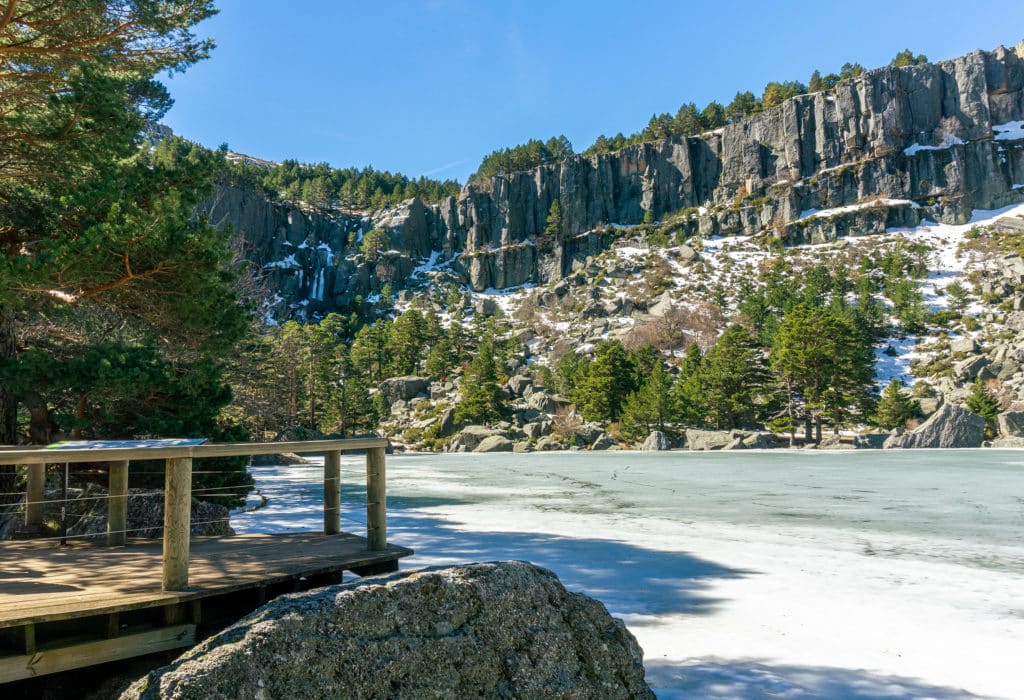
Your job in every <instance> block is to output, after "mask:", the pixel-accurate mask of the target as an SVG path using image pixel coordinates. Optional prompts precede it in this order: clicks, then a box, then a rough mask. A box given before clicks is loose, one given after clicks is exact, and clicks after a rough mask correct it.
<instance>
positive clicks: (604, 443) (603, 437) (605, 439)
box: [590, 433, 616, 451]
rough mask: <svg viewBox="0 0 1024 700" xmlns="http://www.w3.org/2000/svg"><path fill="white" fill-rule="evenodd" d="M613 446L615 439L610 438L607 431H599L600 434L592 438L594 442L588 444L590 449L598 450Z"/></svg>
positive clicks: (608, 448)
mask: <svg viewBox="0 0 1024 700" xmlns="http://www.w3.org/2000/svg"><path fill="white" fill-rule="evenodd" d="M615 446H616V444H615V440H613V439H612V437H611V435H609V434H608V433H601V434H600V435H598V436H597V439H596V440H594V443H593V444H592V445H591V446H590V449H591V450H598V451H600V450H610V449H611V448H613V447H615Z"/></svg>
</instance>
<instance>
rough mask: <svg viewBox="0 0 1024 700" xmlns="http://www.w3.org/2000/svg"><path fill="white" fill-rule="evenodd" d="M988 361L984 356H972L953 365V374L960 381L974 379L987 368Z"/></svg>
mask: <svg viewBox="0 0 1024 700" xmlns="http://www.w3.org/2000/svg"><path fill="white" fill-rule="evenodd" d="M989 364H990V360H989V359H988V358H987V357H985V356H984V355H972V356H971V357H968V358H967V359H966V360H961V361H960V362H957V363H956V364H955V365H953V373H954V374H955V375H956V376H958V377H960V378H961V379H974V378H975V377H977V376H978V375H981V374H982V372H983V371H984V370H985V368H986V367H988V366H989Z"/></svg>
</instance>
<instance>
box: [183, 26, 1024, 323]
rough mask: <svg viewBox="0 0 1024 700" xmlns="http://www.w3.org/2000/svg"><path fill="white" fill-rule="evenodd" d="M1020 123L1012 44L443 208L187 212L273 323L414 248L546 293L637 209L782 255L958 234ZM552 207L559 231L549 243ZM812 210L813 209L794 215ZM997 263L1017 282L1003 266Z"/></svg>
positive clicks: (478, 275) (1002, 193) (1022, 68)
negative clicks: (256, 289) (379, 248)
mask: <svg viewBox="0 0 1024 700" xmlns="http://www.w3.org/2000/svg"><path fill="white" fill-rule="evenodd" d="M1020 119H1024V44H1021V45H1018V46H1017V47H1015V48H1013V49H1005V48H1002V47H1000V48H997V49H996V50H994V51H990V52H985V51H975V52H973V53H970V54H968V55H966V56H961V57H959V58H956V59H953V60H949V61H942V62H940V63H935V64H926V65H921V66H909V67H903V68H895V67H891V66H887V67H883V68H878V69H876V70H871V71H867V72H865V73H864V74H863V75H861V76H860V77H858V78H856V79H854V80H850V81H845V82H843V83H841V84H839V85H837V86H836V87H835V89H834V90H830V91H826V92H819V93H815V94H810V95H800V96H797V97H794V98H791V99H789V100H786V101H785V102H783V103H782V104H780V105H778V106H775V107H772V108H770V109H767V110H765V111H764V112H762V113H760V114H757V115H755V116H752V117H750V118H748V119H744V120H742V121H738V122H736V123H734V124H730V125H728V126H726V127H724V128H723V129H719V130H716V131H715V132H710V133H706V134H702V135H699V136H691V137H673V138H669V139H666V140H664V141H660V142H657V143H643V144H636V145H633V146H629V147H626V148H624V149H622V150H619V151H616V152H614V153H605V154H600V155H593V156H574V157H571V158H567V159H566V160H564V161H562V162H561V163H557V164H550V165H543V166H540V167H538V168H535V169H533V170H530V171H528V172H517V173H509V174H501V175H496V176H494V177H492V178H489V179H486V180H482V181H476V182H473V183H472V184H469V185H467V186H466V187H465V188H464V189H463V190H462V192H461V193H460V194H459V196H458V197H449V198H447V199H445V200H443V201H441V202H439V203H436V204H432V205H426V204H423V203H422V202H420V201H419V200H416V199H413V200H409V201H407V202H404V203H402V204H401V205H398V206H396V207H392V208H389V209H386V210H384V211H381V212H378V213H377V214H375V215H374V216H373V217H372V218H371V217H369V216H364V217H348V216H342V215H337V216H326V215H321V214H316V213H312V212H306V211H303V210H300V209H298V208H295V207H289V206H287V205H281V204H275V203H270V202H268V201H267V200H266V198H265V197H264V196H262V195H260V194H256V193H252V192H247V191H244V190H241V189H239V188H233V187H227V186H225V187H221V188H219V189H218V192H217V194H216V195H215V196H214V198H213V199H212V200H211V201H210V202H209V203H208V204H207V205H206V206H205V207H204V208H203V209H204V212H205V213H208V214H209V215H210V220H211V221H212V222H213V223H214V224H216V225H224V224H231V225H232V226H233V227H234V234H233V235H235V236H236V238H237V239H238V242H239V249H242V250H246V251H247V253H248V255H249V257H250V259H251V260H252V261H253V262H255V263H256V264H257V265H259V266H261V267H263V268H264V269H265V270H266V271H267V272H268V274H271V275H272V276H273V279H272V280H271V286H272V287H276V288H277V289H280V290H281V292H280V293H281V296H282V298H283V301H282V302H281V303H280V304H279V306H281V307H282V313H286V314H292V315H295V314H299V313H312V312H325V311H329V310H334V309H336V308H338V307H340V306H342V305H344V304H348V303H351V302H352V301H353V300H354V299H355V296H356V295H362V296H364V297H365V296H366V295H367V294H369V293H371V292H374V291H379V290H380V289H381V287H382V286H383V285H384V284H385V283H390V284H391V285H392V286H393V287H395V288H398V287H400V286H401V285H402V284H403V283H404V282H405V281H407V280H408V279H409V277H410V276H411V274H412V272H413V269H414V267H415V263H417V262H418V261H420V260H422V259H423V258H425V257H426V256H427V255H429V253H430V252H431V251H438V252H439V253H440V258H439V261H451V269H452V270H453V271H454V272H455V273H457V274H459V275H460V276H461V277H462V278H463V280H464V281H465V282H467V283H468V284H469V285H470V286H471V287H472V288H473V289H475V290H477V291H479V290H483V289H485V288H487V287H508V286H514V285H520V284H523V283H525V282H538V283H547V282H557V281H558V280H560V279H562V278H563V277H564V276H566V275H567V274H569V273H571V272H572V271H573V269H574V268H577V267H582V266H584V265H585V264H586V259H587V258H588V257H589V256H593V255H595V254H597V253H600V252H601V251H602V250H604V249H606V248H607V247H608V246H610V245H611V244H612V242H613V241H614V240H615V236H614V235H611V232H609V231H606V226H607V225H608V224H612V223H615V224H626V225H633V224H639V223H641V222H642V220H643V217H644V215H645V213H647V212H649V213H651V214H653V216H654V217H655V218H659V217H661V216H662V215H664V214H668V213H676V212H680V211H681V210H692V211H691V212H690V213H689V214H688V215H687V216H686V217H684V219H685V220H683V221H682V222H681V224H680V225H681V226H682V227H683V229H685V232H686V233H691V234H694V233H700V234H702V235H705V236H707V235H718V234H721V235H729V234H753V233H757V232H759V231H762V230H772V229H774V231H775V233H776V235H778V237H779V238H780V239H782V240H783V241H786V242H789V243H801V242H821V241H827V240H832V239H834V238H836V237H837V236H840V235H845V234H847V233H851V232H853V233H858V234H862V233H870V232H877V231H882V230H884V229H885V228H886V227H892V226H909V225H914V224H916V223H918V222H919V221H920V220H921V219H923V218H925V217H927V218H931V219H937V220H939V221H943V222H947V223H964V222H966V220H967V219H968V218H969V213H970V211H971V209H972V208H976V207H982V208H996V207H999V206H1004V205H1007V204H1011V203H1013V202H1017V201H1020V200H1021V199H1022V197H1024V192H1022V191H1020V190H1015V189H1014V184H1015V183H1021V182H1024V142H1021V141H1009V140H998V141H997V140H994V139H993V127H994V126H998V125H1001V124H1004V123H1007V122H1010V121H1016V120H1020ZM556 199H557V200H558V201H559V203H560V205H561V211H562V230H561V232H560V233H559V234H558V235H555V236H551V235H548V234H545V233H544V228H545V225H546V219H547V214H548V211H549V208H550V206H551V203H552V202H553V201H554V200H556ZM885 200H888V201H885ZM893 200H898V201H893ZM851 205H857V207H855V208H852V209H849V210H845V211H843V212H836V211H835V210H837V209H839V208H842V207H850V206H851ZM869 205H870V206H869ZM702 206H705V207H706V209H705V210H704V211H703V212H698V211H697V209H696V208H697V207H702ZM811 209H815V210H820V211H823V213H822V215H819V216H813V217H804V216H802V214H803V213H804V212H806V211H808V210H811ZM830 210H831V214H829V213H828V212H829V211H830ZM370 228H378V229H380V230H382V231H384V232H385V235H386V237H387V244H388V250H389V251H394V252H393V253H392V252H389V253H387V254H385V255H384V258H383V259H382V260H379V261H369V260H367V259H366V258H365V256H363V255H362V254H361V253H360V252H359V250H358V244H357V242H356V241H357V236H358V234H359V233H360V232H365V231H366V230H369V229H370ZM1007 265H1008V266H1010V268H1012V269H1011V272H1012V271H1013V270H1019V271H1020V274H1021V275H1022V276H1024V263H1021V262H1020V259H1019V258H1017V259H1016V260H1010V261H1009V262H1008V263H1007ZM555 293H556V294H558V296H561V295H562V294H561V293H559V292H558V289H557V288H556V291H555ZM300 302H303V303H300ZM289 309H290V310H289Z"/></svg>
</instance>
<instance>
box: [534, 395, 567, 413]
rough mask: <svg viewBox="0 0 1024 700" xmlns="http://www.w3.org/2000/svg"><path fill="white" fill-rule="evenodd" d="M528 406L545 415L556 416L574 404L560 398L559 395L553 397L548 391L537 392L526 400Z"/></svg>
mask: <svg viewBox="0 0 1024 700" xmlns="http://www.w3.org/2000/svg"><path fill="white" fill-rule="evenodd" d="M526 405H527V406H529V407H530V408H535V409H537V410H538V411H541V412H543V413H550V414H554V413H557V412H558V410H559V409H563V410H564V409H568V408H569V406H571V405H572V403H571V402H570V401H569V400H568V399H566V398H564V397H562V396H558V395H557V394H556V395H552V394H549V393H547V392H546V391H535V392H533V393H532V394H530V395H529V397H528V398H527V399H526Z"/></svg>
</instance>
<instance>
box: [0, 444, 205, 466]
mask: <svg viewBox="0 0 1024 700" xmlns="http://www.w3.org/2000/svg"><path fill="white" fill-rule="evenodd" d="M192 449H193V448H192V447H189V446H181V447H149V448H142V447H104V448H98V449H80V450H47V449H46V448H37V449H28V450H0V464H64V463H65V462H81V463H87V462H119V461H122V460H126V459H127V460H132V459H175V458H178V457H191V456H192Z"/></svg>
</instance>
